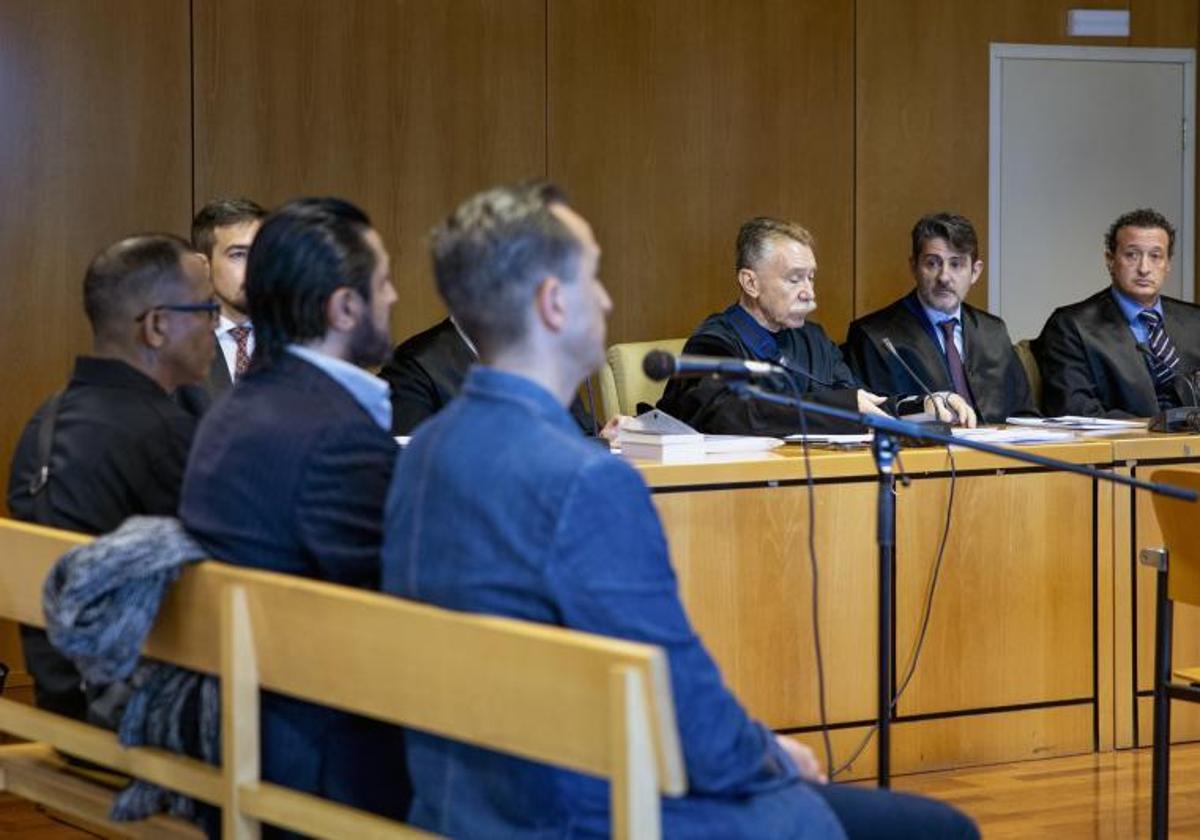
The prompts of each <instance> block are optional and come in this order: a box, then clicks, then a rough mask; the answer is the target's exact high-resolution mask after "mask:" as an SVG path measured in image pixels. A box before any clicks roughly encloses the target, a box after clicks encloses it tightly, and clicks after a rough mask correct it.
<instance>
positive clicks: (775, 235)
mask: <svg viewBox="0 0 1200 840" xmlns="http://www.w3.org/2000/svg"><path fill="white" fill-rule="evenodd" d="M780 239H791V240H793V241H795V242H799V243H800V244H801V245H804V246H805V247H807V248H813V247H814V246H815V245H816V240H815V239H813V235H812V234H811V233H809V232H808V230H807V229H805V228H804V227H802V226H801V225H798V224H796V223H795V222H790V221H787V220H786V219H772V218H771V217H769V216H757V217H755V218H753V219H751V220H750V221H748V222H746V223H745V224H744V225H742V227H741V230H739V231H738V235H737V245H736V246H735V248H734V266H733V270H734V271H741V270H742V269H743V268H749V269H754V268H757V267H758V265H759V263H761V262H762V261H763V258H764V257H766V255H767V249H768V248H769V247H770V246H771V245H772V244H774V243H775V242H776V241H778V240H780Z"/></svg>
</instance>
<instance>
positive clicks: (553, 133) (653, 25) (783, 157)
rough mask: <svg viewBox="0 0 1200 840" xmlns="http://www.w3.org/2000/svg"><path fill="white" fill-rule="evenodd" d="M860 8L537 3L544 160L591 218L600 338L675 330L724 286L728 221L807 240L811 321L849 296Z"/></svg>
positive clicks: (837, 316)
mask: <svg viewBox="0 0 1200 840" xmlns="http://www.w3.org/2000/svg"><path fill="white" fill-rule="evenodd" d="M853 14H854V8H853V4H852V3H849V2H839V3H828V2H820V0H799V2H796V1H795V0H786V2H785V0H743V2H737V3H731V2H728V0H696V2H691V0H656V2H649V3H647V2H642V0H571V2H552V3H550V4H549V15H550V19H549V44H548V54H549V101H548V109H549V173H550V176H551V177H552V178H554V179H555V180H557V181H559V182H561V183H562V184H564V185H565V186H566V187H567V189H568V190H569V191H570V192H571V193H572V195H573V197H574V198H575V202H576V204H577V206H578V207H579V208H580V209H581V210H582V212H583V213H584V214H585V215H586V216H588V217H589V218H590V219H591V220H592V222H593V224H594V226H595V228H596V231H597V236H598V238H599V241H600V244H601V247H602V248H603V249H604V251H605V253H604V258H603V272H602V273H603V277H604V280H605V282H606V283H607V284H608V288H609V291H610V292H611V293H612V297H613V301H614V311H613V316H612V318H611V320H610V328H609V332H610V339H611V341H613V342H617V341H640V340H647V339H655V338H665V337H672V336H681V335H687V334H689V333H690V332H691V330H692V329H693V328H694V327H695V326H696V324H697V323H699V321H700V320H701V319H702V318H703V317H704V316H705V315H708V314H709V313H711V312H714V311H717V310H719V309H723V308H724V307H725V306H727V305H728V304H729V303H730V302H731V301H732V300H734V298H735V296H736V281H735V279H734V274H733V268H732V264H733V243H734V239H735V236H736V234H737V228H738V225H740V224H741V222H743V221H745V220H746V219H747V218H749V217H751V216H755V215H778V216H784V217H789V218H793V219H796V220H797V221H800V222H801V223H803V224H805V225H806V226H808V227H809V228H810V229H811V230H812V232H813V233H814V235H815V236H816V238H817V249H816V251H817V259H818V262H819V264H820V272H819V277H818V282H817V294H818V300H819V302H820V309H819V310H818V311H817V314H816V320H817V321H819V322H821V323H823V324H824V325H825V326H826V327H827V329H828V330H829V332H830V333H831V335H834V336H835V337H837V338H839V340H840V336H841V335H842V334H843V333H844V331H845V326H846V324H847V323H848V321H849V318H850V315H851V312H852V308H853V263H852V248H853V228H852V224H853V213H852V201H853V188H852V179H853V116H854V115H853V101H854V78H853V74H854V64H853V45H854V31H853V26H854V17H853Z"/></svg>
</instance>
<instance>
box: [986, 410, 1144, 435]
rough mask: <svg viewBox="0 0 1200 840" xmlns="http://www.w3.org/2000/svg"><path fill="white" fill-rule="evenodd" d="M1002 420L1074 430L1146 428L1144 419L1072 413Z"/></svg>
mask: <svg viewBox="0 0 1200 840" xmlns="http://www.w3.org/2000/svg"><path fill="white" fill-rule="evenodd" d="M1004 422H1005V423H1007V424H1008V425H1010V426H1028V427H1033V428H1040V429H1075V430H1076V431H1084V430H1088V431H1118V430H1120V429H1144V428H1146V421H1145V420H1113V419H1110V418H1108V417H1077V416H1075V415H1073V414H1064V415H1063V416H1062V417H1009V418H1008V419H1007V420H1005V421H1004Z"/></svg>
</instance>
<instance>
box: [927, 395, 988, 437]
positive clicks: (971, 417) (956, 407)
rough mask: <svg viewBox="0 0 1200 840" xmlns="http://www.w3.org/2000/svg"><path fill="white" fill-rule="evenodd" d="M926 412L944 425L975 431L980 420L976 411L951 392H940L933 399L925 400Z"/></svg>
mask: <svg viewBox="0 0 1200 840" xmlns="http://www.w3.org/2000/svg"><path fill="white" fill-rule="evenodd" d="M925 411H926V412H927V413H929V414H933V415H935V416H936V417H937V419H939V420H941V421H942V422H943V423H950V424H951V425H954V426H963V427H965V428H968V429H974V428H975V427H976V426H977V425H978V424H979V420H978V418H977V417H976V416H975V409H973V408H971V405H970V404H969V403H968V402H967V401H966V400H964V399H963V398H962V397H960V396H959V395H958V394H954V393H951V392H950V391H938V392H936V393H935V394H934V395H933V396H932V397H926V398H925Z"/></svg>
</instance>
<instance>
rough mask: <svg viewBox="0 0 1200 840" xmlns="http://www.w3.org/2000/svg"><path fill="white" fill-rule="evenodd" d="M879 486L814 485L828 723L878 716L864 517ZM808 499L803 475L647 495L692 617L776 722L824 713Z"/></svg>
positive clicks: (869, 539) (742, 693) (741, 688)
mask: <svg viewBox="0 0 1200 840" xmlns="http://www.w3.org/2000/svg"><path fill="white" fill-rule="evenodd" d="M874 497H875V486H874V484H872V483H870V482H858V483H846V484H837V485H821V486H820V487H819V488H818V490H817V493H816V495H815V497H814V498H815V500H816V517H817V519H816V522H817V530H816V550H817V560H818V564H819V569H820V585H819V600H820V613H819V614H820V620H821V627H822V631H821V635H822V648H823V654H824V661H825V675H826V696H827V703H828V706H827V711H828V715H829V721H830V722H831V723H846V722H848V721H855V720H858V721H862V720H869V719H872V718H873V716H874V707H873V705H872V703H873V699H872V698H873V696H874V694H873V690H874V685H875V678H874V674H875V655H874V651H875V649H876V641H875V640H876V629H875V628H876V626H877V622H876V621H875V604H876V598H875V595H874V594H873V593H874V592H876V591H877V584H876V580H877V576H876V560H875V558H876V556H877V555H876V553H875V551H874V548H873V538H874V534H873V532H872V530H871V529H870V528H864V527H862V520H861V513H862V511H864V510H868V509H870V506H871V504H872V500H873V499H874ZM807 499H808V491H807V489H805V488H804V487H798V486H791V487H747V488H739V489H733V490H712V491H698V492H687V493H656V494H655V495H654V502H655V505H656V506H657V507H658V510H659V512H660V514H661V516H662V518H663V523H664V526H665V529H666V533H667V538H668V542H669V547H670V550H671V562H672V565H673V566H674V568H675V572H676V574H677V575H678V576H679V589H680V593H681V596H682V599H683V601H684V603H685V604H686V605H687V610H688V615H689V617H690V618H691V620H692V622H693V624H694V625H695V627H696V630H697V632H698V633H699V634H700V636H701V638H703V639H704V641H705V644H706V646H707V647H708V648H709V651H710V652H711V653H712V655H713V658H714V659H715V660H716V661H717V662H719V663H720V665H721V668H722V672H723V675H724V677H725V679H726V681H727V683H728V684H729V685H730V687H731V688H732V689H733V691H734V693H736V694H737V695H738V697H739V698H740V699H741V700H742V702H743V703H745V704H746V706H747V708H748V709H749V710H750V712H751V714H753V715H754V716H755V717H758V718H760V719H761V720H763V721H764V722H766V723H767V724H768V725H769V726H772V727H774V728H776V729H789V728H796V727H806V726H815V725H817V724H818V723H819V721H820V716H819V707H818V703H817V680H816V664H815V662H816V660H815V656H814V653H813V636H812V612H811V610H812V575H811V567H810V564H809V553H808V533H809V531H808V518H807V510H808V502H807Z"/></svg>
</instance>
